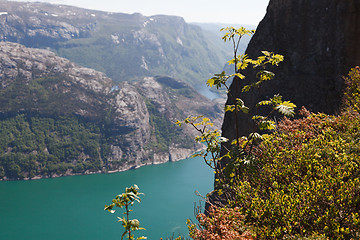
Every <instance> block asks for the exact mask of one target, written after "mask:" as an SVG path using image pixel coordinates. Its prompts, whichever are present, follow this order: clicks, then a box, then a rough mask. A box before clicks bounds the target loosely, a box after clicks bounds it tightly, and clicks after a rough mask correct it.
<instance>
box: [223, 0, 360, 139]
mask: <svg viewBox="0 0 360 240" xmlns="http://www.w3.org/2000/svg"><path fill="white" fill-rule="evenodd" d="M359 41H360V2H359V1H356V0H331V1H330V0H317V1H311V0H299V1H285V0H271V1H270V3H269V6H268V9H267V14H266V16H265V17H264V19H263V20H262V21H261V23H260V24H259V26H258V28H257V31H256V33H255V35H254V36H253V38H252V40H251V41H250V44H249V46H248V49H247V51H246V52H247V54H248V55H249V56H250V57H251V58H257V57H258V56H260V55H261V51H263V50H266V51H272V52H275V53H279V54H282V55H284V58H285V60H284V62H283V63H281V64H280V66H279V67H277V68H274V69H271V70H273V71H274V72H275V74H276V77H275V79H273V80H272V81H269V82H266V83H265V84H264V85H262V87H261V89H260V90H259V91H255V92H251V93H249V94H243V93H241V85H242V83H240V81H239V80H235V81H234V83H233V84H232V86H231V91H232V92H233V94H235V96H237V97H240V98H241V99H243V100H244V101H245V103H246V104H247V105H249V106H253V105H254V104H255V103H256V102H258V101H259V100H264V99H268V98H270V97H272V96H273V95H274V94H277V93H279V94H280V95H282V96H283V99H284V100H291V101H292V102H294V103H295V104H296V105H297V106H298V109H299V108H300V107H301V106H305V107H306V108H307V109H309V110H310V111H313V112H325V113H328V114H336V113H337V112H338V110H339V108H340V105H341V97H342V87H343V80H342V76H343V75H345V74H346V73H347V72H348V71H349V69H350V68H351V67H354V66H356V65H360V50H359V48H360V46H359ZM245 75H246V77H247V78H246V81H247V82H253V81H255V73H254V71H253V70H247V71H246V72H245ZM237 85H239V86H237ZM231 102H232V100H231V99H230V98H229V99H228V104H231ZM234 122H235V120H234V116H233V115H232V114H231V113H227V114H226V115H225V119H224V123H223V129H222V130H223V135H224V136H226V137H228V138H230V139H233V138H235V136H234ZM240 132H241V133H240V134H241V135H243V134H247V133H248V132H249V120H248V119H247V118H246V116H241V117H240Z"/></svg>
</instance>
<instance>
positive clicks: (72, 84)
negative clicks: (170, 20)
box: [0, 42, 222, 179]
mask: <svg viewBox="0 0 360 240" xmlns="http://www.w3.org/2000/svg"><path fill="white" fill-rule="evenodd" d="M0 103H1V105H0V133H2V135H3V138H1V143H0V179H9V178H10V179H18V178H20V179H21V178H34V177H35V178H37V177H48V176H62V175H71V174H83V173H90V172H113V171H122V170H127V169H130V168H136V167H139V166H143V165H148V164H157V163H163V162H168V161H177V160H180V159H184V158H186V157H188V156H190V155H191V154H192V153H193V152H195V151H197V150H199V149H200V148H201V147H202V145H197V144H195V142H194V140H193V137H194V132H192V131H191V130H189V129H186V128H185V129H180V128H179V127H177V126H176V125H175V121H176V120H178V119H180V120H181V119H184V118H185V117H187V116H188V115H190V114H193V115H201V114H203V113H208V114H211V115H213V117H215V118H217V119H221V115H222V107H221V106H219V104H217V103H215V102H212V101H209V100H208V99H207V98H205V97H203V96H201V95H199V94H198V93H197V92H196V91H195V90H194V89H193V88H192V87H190V86H189V85H188V84H186V83H184V82H182V81H179V80H175V79H172V78H169V77H148V78H145V79H144V80H142V81H140V82H137V83H134V84H130V83H127V82H122V83H120V84H119V85H115V84H114V82H113V81H112V80H111V79H110V78H108V77H107V76H106V75H105V74H103V73H101V72H97V71H95V70H93V69H89V68H84V67H81V66H79V65H77V64H74V63H72V62H70V61H69V60H67V59H64V58H61V57H58V56H56V55H55V54H54V53H53V52H51V51H48V50H43V49H34V48H27V47H25V46H23V45H20V44H17V43H10V42H0ZM19 116H20V117H19ZM17 117H18V118H17ZM59 119H60V120H59ZM74 119H75V120H74ZM59 121H65V123H64V122H59ZM66 121H67V122H66ZM3 122H6V124H7V125H6V124H2V123H3ZM40 122H43V123H46V124H47V125H48V126H39V125H36V124H37V123H40ZM77 123H79V124H80V125H81V126H80V127H78V126H77V125H76V124H77ZM88 123H89V124H90V125H89V124H88ZM11 124H13V125H11ZM61 124H64V125H61ZM70 124H71V126H70ZM35 125H36V126H35ZM60 125H61V126H63V127H61V126H60ZM217 125H218V126H220V122H217ZM9 126H12V127H10V128H12V129H13V130H9ZM20 126H21V127H20ZM59 126H60V127H59ZM72 127H73V129H75V130H73V129H72ZM39 129H40V130H39ZM79 129H80V130H79ZM73 131H74V132H73ZM78 132H80V135H77V137H76V139H77V140H76V141H77V142H73V141H72V140H71V139H74V136H73V135H76V134H78ZM22 134H27V136H28V137H25V138H34V139H33V141H30V142H29V144H27V143H28V142H27V141H28V140H26V139H25V140H24V137H23V136H22ZM81 134H83V135H81ZM5 135H6V136H5ZM40 135H41V136H40ZM39 139H42V140H41V142H39V143H38V144H33V143H34V141H40V140H39ZM30 143H31V144H30ZM35 143H37V142H35ZM56 144H57V145H58V147H54V146H55V145H56ZM30 145H34V146H30ZM20 146H22V147H20ZM64 149H65V151H64ZM61 152H63V153H61ZM40 155H41V156H40ZM19 156H21V157H19ZM67 156H68V157H67ZM69 156H70V157H69ZM13 158H15V159H17V160H16V161H13V160H12V159H13ZM30 159H31V160H30ZM44 159H45V160H44ZM14 164H15V165H14ZM60 165H61V167H58V166H60ZM30 172H32V173H30Z"/></svg>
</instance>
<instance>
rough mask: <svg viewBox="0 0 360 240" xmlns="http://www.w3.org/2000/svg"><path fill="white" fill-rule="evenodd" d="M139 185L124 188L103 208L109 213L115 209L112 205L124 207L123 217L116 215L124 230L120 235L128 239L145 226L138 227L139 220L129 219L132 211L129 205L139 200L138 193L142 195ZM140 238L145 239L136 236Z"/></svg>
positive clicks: (138, 239) (137, 239)
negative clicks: (122, 191)
mask: <svg viewBox="0 0 360 240" xmlns="http://www.w3.org/2000/svg"><path fill="white" fill-rule="evenodd" d="M138 190H139V187H138V186H137V185H134V186H132V187H130V188H126V189H125V192H124V193H122V194H119V195H117V196H116V197H115V199H113V200H112V204H110V205H105V208H104V210H107V211H109V212H111V213H114V212H115V210H113V208H114V207H119V208H123V207H125V212H124V214H125V217H122V218H121V217H118V219H119V221H118V222H121V223H122V225H123V227H124V229H125V231H124V233H123V234H122V236H121V239H123V238H124V236H127V238H128V239H130V240H133V239H135V238H134V235H133V234H132V233H133V232H134V231H136V230H145V228H142V227H140V222H139V220H137V219H130V216H129V214H130V212H131V211H132V210H131V209H130V208H129V207H130V206H132V205H134V203H135V202H139V203H140V201H141V199H140V197H139V195H142V194H143V193H140V192H139V191H138ZM140 239H147V238H146V237H143V236H142V237H138V238H136V240H140Z"/></svg>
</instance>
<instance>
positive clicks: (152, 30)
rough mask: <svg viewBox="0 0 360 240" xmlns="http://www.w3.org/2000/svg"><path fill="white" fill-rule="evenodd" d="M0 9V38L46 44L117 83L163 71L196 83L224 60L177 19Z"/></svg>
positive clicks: (10, 5) (16, 6) (53, 8)
mask: <svg viewBox="0 0 360 240" xmlns="http://www.w3.org/2000/svg"><path fill="white" fill-rule="evenodd" d="M0 9H2V10H1V11H2V14H1V15H0V40H2V41H11V42H17V43H21V44H23V45H25V46H27V47H36V48H50V49H52V50H53V51H55V52H56V53H57V54H58V55H60V56H62V57H65V58H67V59H69V60H71V61H73V62H76V63H78V64H80V65H82V66H86V67H90V68H93V69H96V70H98V71H101V72H104V73H106V74H107V76H109V77H110V78H112V79H113V80H114V81H116V82H121V81H127V80H130V81H133V80H139V79H142V78H143V77H146V76H155V75H167V76H172V77H175V78H178V79H183V80H185V81H187V82H189V83H191V84H192V85H196V84H198V83H200V82H203V80H204V79H207V78H209V77H211V75H212V73H213V72H218V71H219V70H221V69H222V67H223V66H224V63H225V62H226V60H227V59H226V56H225V54H224V53H223V52H222V51H217V50H218V49H219V48H218V47H217V46H216V45H215V44H213V43H212V42H211V41H208V40H207V37H206V35H204V34H203V32H202V30H201V28H200V27H198V26H194V25H190V24H187V23H185V21H184V20H183V19H182V18H180V17H174V16H151V17H145V16H142V15H141V14H132V15H129V14H122V13H109V12H101V11H94V10H86V9H81V8H76V7H71V6H64V5H52V4H46V3H21V2H11V1H0Z"/></svg>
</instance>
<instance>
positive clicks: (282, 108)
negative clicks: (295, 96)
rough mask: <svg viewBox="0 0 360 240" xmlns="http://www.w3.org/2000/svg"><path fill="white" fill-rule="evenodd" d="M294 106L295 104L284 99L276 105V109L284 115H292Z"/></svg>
mask: <svg viewBox="0 0 360 240" xmlns="http://www.w3.org/2000/svg"><path fill="white" fill-rule="evenodd" d="M295 108H296V105H295V104H293V103H292V102H290V101H285V102H283V103H282V104H280V105H278V106H276V108H275V109H276V110H277V111H278V112H279V113H281V114H284V115H285V116H290V117H292V116H294V115H295V111H294V109H295Z"/></svg>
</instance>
